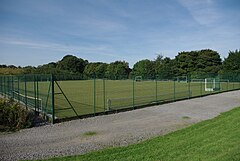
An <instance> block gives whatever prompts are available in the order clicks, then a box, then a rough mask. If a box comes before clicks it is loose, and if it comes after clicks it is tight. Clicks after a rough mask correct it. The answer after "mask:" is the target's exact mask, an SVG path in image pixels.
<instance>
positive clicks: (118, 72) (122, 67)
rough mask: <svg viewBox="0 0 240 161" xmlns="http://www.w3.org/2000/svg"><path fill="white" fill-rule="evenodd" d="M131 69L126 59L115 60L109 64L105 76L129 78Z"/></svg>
mask: <svg viewBox="0 0 240 161" xmlns="http://www.w3.org/2000/svg"><path fill="white" fill-rule="evenodd" d="M129 72H130V69H129V65H128V63H127V62H125V61H115V62H113V63H110V64H109V65H108V66H107V69H106V72H105V76H106V78H109V79H127V78H128V75H129Z"/></svg>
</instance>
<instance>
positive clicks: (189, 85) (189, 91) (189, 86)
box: [188, 80, 191, 98]
mask: <svg viewBox="0 0 240 161" xmlns="http://www.w3.org/2000/svg"><path fill="white" fill-rule="evenodd" d="M188 98H191V84H190V80H189V81H188Z"/></svg>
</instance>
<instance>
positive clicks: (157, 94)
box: [155, 79, 158, 102]
mask: <svg viewBox="0 0 240 161" xmlns="http://www.w3.org/2000/svg"><path fill="white" fill-rule="evenodd" d="M155 82H156V102H158V97H157V96H158V93H157V79H155Z"/></svg>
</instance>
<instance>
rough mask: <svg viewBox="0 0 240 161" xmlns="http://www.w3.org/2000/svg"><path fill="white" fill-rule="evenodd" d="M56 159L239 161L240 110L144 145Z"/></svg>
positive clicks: (83, 160) (149, 141) (239, 108)
mask: <svg viewBox="0 0 240 161" xmlns="http://www.w3.org/2000/svg"><path fill="white" fill-rule="evenodd" d="M55 160H61V161H68V160H81V161H85V160H97V161H106V160H121V161H122V160H131V161H132V160H136V161H137V160H147V161H150V160H161V161H199V160H203V161H228V160H229V161H234V160H235V161H237V160H240V107H238V108H235V109H233V110H231V111H229V112H225V113H223V114H221V115H220V116H218V117H216V118H214V119H211V120H207V121H203V122H200V123H198V124H195V125H192V126H190V127H188V128H185V129H182V130H179V131H176V132H173V133H170V134H167V135H164V136H159V137H156V138H153V139H149V140H147V141H144V142H142V143H138V144H133V145H130V146H127V147H117V148H109V149H104V150H101V151H96V152H91V153H87V154H84V155H79V156H67V157H63V158H52V159H49V161H55Z"/></svg>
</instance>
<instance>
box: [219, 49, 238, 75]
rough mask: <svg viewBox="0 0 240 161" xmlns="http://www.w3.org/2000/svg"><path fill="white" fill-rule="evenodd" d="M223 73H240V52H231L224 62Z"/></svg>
mask: <svg viewBox="0 0 240 161" xmlns="http://www.w3.org/2000/svg"><path fill="white" fill-rule="evenodd" d="M223 71H224V72H239V73H240V50H235V51H229V53H228V57H227V58H225V59H224V61H223Z"/></svg>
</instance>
